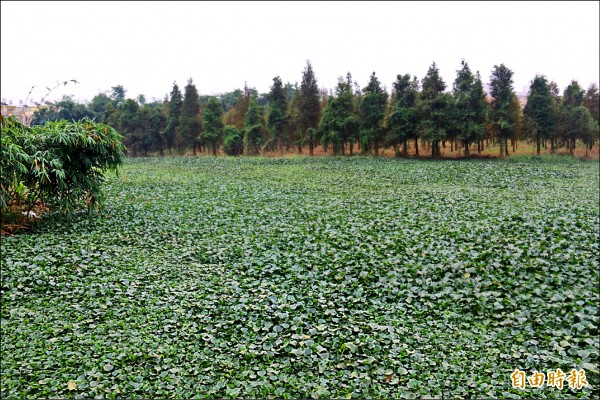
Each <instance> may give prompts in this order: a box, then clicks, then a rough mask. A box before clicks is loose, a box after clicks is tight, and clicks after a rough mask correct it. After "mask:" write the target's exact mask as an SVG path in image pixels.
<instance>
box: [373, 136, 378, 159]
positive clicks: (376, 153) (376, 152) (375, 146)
mask: <svg viewBox="0 0 600 400" xmlns="http://www.w3.org/2000/svg"><path fill="white" fill-rule="evenodd" d="M373 148H374V150H375V157H377V156H379V142H378V141H377V140H376V141H375V143H373Z"/></svg>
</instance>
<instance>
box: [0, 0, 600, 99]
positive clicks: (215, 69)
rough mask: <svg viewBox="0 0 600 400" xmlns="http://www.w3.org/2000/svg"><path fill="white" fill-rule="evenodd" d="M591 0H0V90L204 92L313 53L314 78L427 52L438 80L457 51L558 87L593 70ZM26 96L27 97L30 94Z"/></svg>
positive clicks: (520, 79) (396, 67) (294, 72)
mask: <svg viewBox="0 0 600 400" xmlns="http://www.w3.org/2000/svg"><path fill="white" fill-rule="evenodd" d="M599 4H600V2H598V1H590V2H574V1H565V2H550V1H548V2H521V1H518V2H487V1H485V2H372V1H371V2H343V1H342V2H287V1H286V2H270V1H269V2H173V1H171V2H88V1H80V2H70V1H69V2H52V1H43V2H32V1H2V2H1V13H0V15H1V24H0V27H1V36H0V38H1V49H2V57H1V58H0V63H1V68H0V71H1V85H0V96H1V97H2V98H3V99H6V100H7V101H8V100H12V101H13V103H15V104H16V103H18V102H19V101H20V100H25V99H26V98H27V97H28V93H29V92H30V89H31V87H32V86H35V88H33V90H32V91H31V95H30V96H29V98H30V100H31V99H33V100H34V101H39V100H40V99H41V98H42V97H44V96H45V95H46V94H47V92H48V90H47V89H46V88H47V87H48V88H53V87H55V86H57V82H59V83H60V82H64V81H69V80H71V79H74V80H76V81H77V82H78V83H72V82H70V83H68V84H67V85H61V86H59V87H58V88H56V89H55V90H53V91H52V92H51V93H50V94H49V95H48V97H47V100H57V99H60V98H61V97H62V96H64V95H69V96H73V99H74V100H77V101H79V102H86V101H89V100H91V99H92V98H93V97H94V96H95V95H96V94H98V93H100V92H110V89H111V87H113V86H117V85H122V86H123V87H124V88H125V89H126V91H127V92H126V95H127V97H130V98H136V97H137V96H138V95H139V94H143V95H144V96H145V97H146V99H148V100H151V99H152V98H155V99H158V100H162V99H163V98H164V96H165V95H166V94H168V93H170V91H171V89H172V86H173V82H176V83H177V84H178V85H179V87H180V89H181V90H182V91H183V88H184V87H185V85H186V84H187V82H188V80H189V79H190V78H192V79H193V82H194V84H195V85H196V88H197V89H198V91H199V92H200V94H201V95H214V94H219V93H224V92H230V91H233V90H235V89H237V88H243V87H244V84H245V83H247V85H248V86H249V87H254V88H256V89H257V90H258V91H259V92H260V93H263V92H267V91H268V90H269V88H270V86H271V85H272V83H273V77H275V76H277V75H278V76H280V77H281V79H282V81H283V82H284V83H285V82H291V83H292V84H293V83H295V82H298V83H300V81H301V79H302V71H303V70H304V68H305V66H306V61H307V60H310V62H311V64H312V66H313V70H314V72H315V75H316V78H317V82H318V84H319V86H320V87H324V88H326V89H328V90H329V89H334V88H335V86H336V84H337V79H338V77H340V76H345V75H346V73H347V72H350V73H351V74H352V77H353V79H354V80H356V81H357V82H358V84H359V85H360V86H361V87H364V86H366V84H367V83H368V80H369V77H370V76H371V74H372V73H373V72H375V73H376V76H377V78H378V79H379V81H380V82H381V83H382V84H383V85H385V87H386V88H387V89H388V90H389V89H390V88H391V87H392V83H393V82H394V80H395V79H396V76H397V75H398V74H402V75H404V74H410V75H415V76H417V78H418V79H422V78H423V77H424V76H425V75H426V73H427V70H428V68H429V66H430V65H431V64H432V63H433V62H435V63H436V64H437V66H438V68H439V70H440V74H441V76H442V78H443V79H444V81H445V82H446V84H447V86H448V89H451V87H452V83H453V82H454V79H455V78H456V71H457V70H458V69H459V68H460V62H461V60H463V59H464V60H465V61H466V62H467V63H468V64H469V67H470V68H471V70H472V71H473V72H475V71H479V72H480V74H481V77H482V80H483V82H484V83H488V82H489V79H490V75H491V72H492V70H493V68H494V66H495V65H500V64H505V65H506V66H507V67H508V68H509V69H511V70H512V71H513V72H514V75H513V80H514V88H515V91H516V92H522V91H523V88H524V87H525V89H527V87H528V86H529V84H530V82H531V81H532V80H533V78H534V77H535V75H536V74H540V75H545V76H546V77H547V78H548V80H550V81H555V82H556V83H557V84H558V86H559V88H560V89H561V91H562V90H564V88H565V87H566V86H567V85H568V84H569V83H570V82H571V80H573V79H575V80H577V81H578V82H579V84H580V85H581V86H582V87H583V88H587V87H588V86H589V84H590V83H592V82H598V80H599V79H598V76H599V66H598V65H599V59H600V56H599V50H598V49H599V48H600V44H599V37H600V27H599V14H600V12H599ZM29 103H30V101H28V104H29Z"/></svg>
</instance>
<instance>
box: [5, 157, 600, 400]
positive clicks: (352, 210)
mask: <svg viewBox="0 0 600 400" xmlns="http://www.w3.org/2000/svg"><path fill="white" fill-rule="evenodd" d="M507 161H508V160H507ZM123 172H124V174H126V175H127V177H128V179H127V181H126V182H124V180H123V179H116V178H109V182H108V185H107V186H106V194H107V205H108V208H107V210H106V215H107V218H102V219H94V220H90V219H87V218H84V217H83V216H79V215H77V216H75V218H74V219H73V220H72V221H68V222H65V221H63V220H59V219H48V220H46V221H45V222H43V224H42V225H39V226H38V227H37V228H36V231H35V232H33V233H32V234H26V235H25V234H23V235H16V236H13V237H6V238H3V239H2V252H1V254H0V258H1V263H2V276H1V278H0V279H1V285H0V290H1V291H2V296H1V297H0V317H1V318H2V325H1V326H0V334H1V337H2V346H1V348H0V356H1V360H2V369H1V372H0V374H1V378H2V379H0V392H1V393H2V397H3V398H78V397H81V398H86V399H87V398H95V397H98V398H100V397H108V398H111V397H112V398H144V399H146V398H171V397H174V398H180V399H189V398H195V397H197V398H224V397H227V398H229V397H236V396H237V397H238V398H269V397H277V398H286V397H287V398H317V397H327V398H345V397H346V396H350V397H353V398H420V397H422V398H476V399H479V398H511V397H512V398H517V397H519V398H531V399H539V398H554V399H560V398H564V399H567V398H568V399H572V398H597V397H598V394H599V393H600V391H599V389H598V388H599V387H600V375H599V373H598V357H599V355H598V353H599V350H598V349H599V347H600V343H599V339H598V335H597V333H598V324H599V319H598V311H599V304H598V295H599V286H600V285H598V283H599V267H600V265H599V263H598V252H599V251H600V248H599V243H598V233H599V232H598V227H599V220H600V207H599V205H598V197H599V196H600V192H599V190H600V189H599V187H598V174H599V172H600V171H599V165H598V163H597V162H583V161H579V160H576V159H574V158H571V157H567V158H564V157H562V158H560V157H558V156H556V157H552V158H550V157H545V158H541V159H538V158H536V157H527V158H521V157H515V158H514V159H512V158H511V159H510V161H508V162H505V161H501V160H486V161H483V160H470V161H460V162H459V161H443V162H432V161H429V160H396V159H383V158H377V159H373V158H364V157H352V158H341V157H335V158H333V157H332V158H321V157H319V158H316V159H315V158H308V157H306V158H294V159H290V158H285V159H264V158H258V157H257V158H213V157H203V158H187V157H177V158H153V159H143V158H137V159H128V160H127V162H126V164H125V166H124V171H123ZM515 368H519V369H521V370H524V371H527V372H528V375H529V374H530V373H531V372H533V371H544V372H545V371H548V370H555V369H556V368H561V369H562V370H563V371H567V374H568V371H570V370H571V369H572V368H577V369H580V368H583V369H585V371H586V377H587V380H588V382H589V384H590V385H591V386H590V387H588V388H585V389H581V390H571V389H569V388H568V386H567V384H566V382H565V388H563V389H562V390H559V389H552V388H546V387H544V388H542V389H533V388H531V387H529V386H528V387H527V388H526V389H525V390H518V389H513V388H512V387H511V380H510V374H511V372H512V371H513V370H514V369H515ZM25 371H26V372H25ZM70 382H72V384H71V386H70V387H71V388H72V389H71V390H69V383H70Z"/></svg>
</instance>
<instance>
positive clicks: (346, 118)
mask: <svg viewBox="0 0 600 400" xmlns="http://www.w3.org/2000/svg"><path fill="white" fill-rule="evenodd" d="M356 108H357V107H356V103H355V99H354V93H353V92H352V75H350V73H349V72H348V74H347V75H346V80H344V79H343V78H342V77H340V78H339V79H338V84H337V87H336V95H335V97H332V98H330V99H329V102H328V105H327V107H326V108H325V111H324V112H323V116H322V117H321V122H320V124H319V132H320V136H321V143H322V144H323V146H325V147H326V146H329V145H331V146H332V147H333V154H335V155H337V154H344V145H345V143H349V144H352V143H353V142H355V141H357V139H358V132H359V126H360V125H359V124H360V122H359V116H358V115H357V110H356Z"/></svg>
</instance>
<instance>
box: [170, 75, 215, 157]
mask: <svg viewBox="0 0 600 400" xmlns="http://www.w3.org/2000/svg"><path fill="white" fill-rule="evenodd" d="M198 98H199V96H198V89H196V85H194V82H192V78H190V79H189V80H188V83H187V85H185V92H184V95H183V103H182V104H181V114H180V115H179V125H178V126H177V129H176V132H175V143H176V146H177V148H178V149H179V151H180V152H181V149H183V148H185V147H192V149H193V152H194V155H196V145H197V143H198V139H199V136H200V120H199V118H200V104H199V103H198ZM219 108H221V103H219ZM222 112H223V110H222V109H221V114H222ZM213 133H214V132H213ZM213 133H211V134H213ZM211 143H213V142H211Z"/></svg>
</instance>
